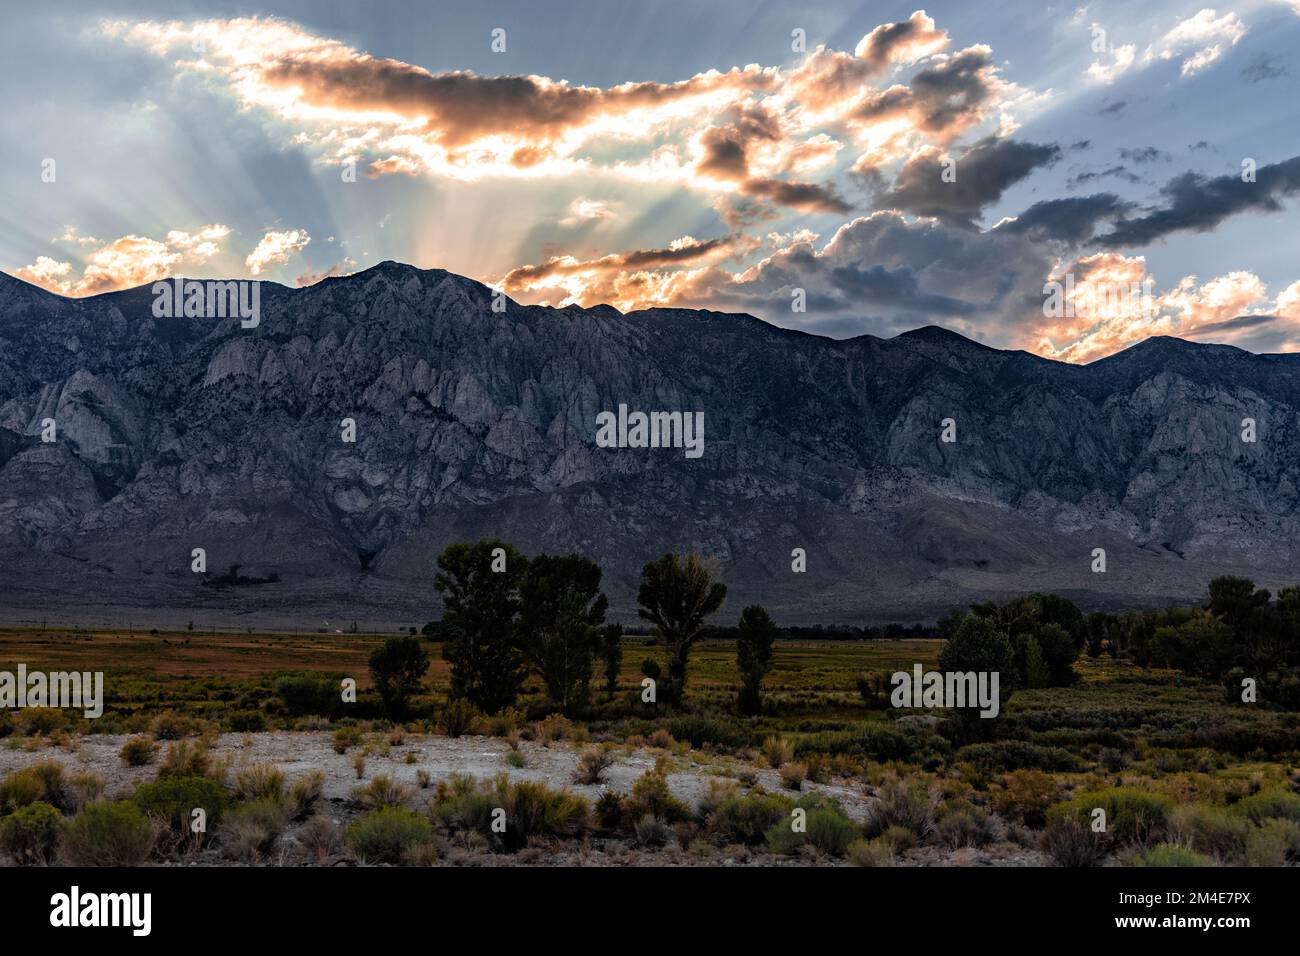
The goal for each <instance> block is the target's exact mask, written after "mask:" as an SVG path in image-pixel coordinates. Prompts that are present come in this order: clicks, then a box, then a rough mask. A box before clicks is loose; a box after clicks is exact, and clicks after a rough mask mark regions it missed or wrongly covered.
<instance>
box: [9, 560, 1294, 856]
mask: <svg viewBox="0 0 1300 956" xmlns="http://www.w3.org/2000/svg"><path fill="white" fill-rule="evenodd" d="M496 546H497V543H493V542H480V543H479V544H478V545H465V546H458V547H459V548H460V550H459V551H456V552H454V553H452V554H451V555H450V557H449V556H448V555H444V558H447V559H448V560H446V561H444V570H443V575H444V578H443V579H442V581H441V585H442V587H443V589H444V593H445V595H446V593H447V592H448V591H449V590H451V589H453V588H454V589H455V595H454V597H453V599H452V600H451V601H449V602H448V605H447V606H448V613H446V614H444V617H443V619H442V620H441V621H438V622H435V623H434V624H432V625H430V626H428V627H426V628H425V629H424V634H423V635H420V636H414V635H411V634H404V635H401V636H393V635H387V636H384V635H363V634H348V635H320V636H316V635H313V636H307V637H303V636H301V635H295V636H289V635H272V634H267V635H238V636H234V635H229V636H220V635H211V636H196V635H194V634H192V633H189V632H185V633H181V634H174V633H163V634H156V633H150V634H147V635H146V634H134V635H124V634H114V633H93V634H91V633H73V634H67V633H60V634H33V633H31V632H29V631H9V632H0V668H3V667H9V668H12V667H15V666H16V665H17V663H19V662H22V663H25V664H26V665H27V666H28V668H29V669H46V670H59V669H66V668H69V667H75V668H77V669H79V670H103V671H105V674H106V681H105V683H106V687H107V692H108V700H107V701H106V702H105V712H104V716H103V717H102V718H100V719H98V720H95V721H86V720H83V719H81V718H80V716H79V715H77V714H76V713H75V712H71V711H70V712H67V713H65V712H62V711H57V710H30V709H29V710H23V711H17V712H0V738H3V744H2V746H3V747H5V748H7V749H8V752H9V754H10V755H12V756H14V757H21V758H22V759H21V760H17V761H13V760H11V761H10V762H9V763H8V764H7V766H10V767H16V769H13V770H12V772H10V773H8V774H7V775H6V776H4V777H3V779H0V851H3V852H4V853H5V854H6V855H7V856H8V858H9V859H10V860H11V861H12V862H16V863H25V864H32V863H46V862H52V861H65V862H70V863H84V864H133V863H141V862H146V861H155V862H167V861H170V862H187V861H193V860H200V859H206V860H210V861H217V860H225V861H230V862H235V861H237V862H256V861H265V860H271V861H275V862H293V861H299V862H322V863H323V862H338V861H340V860H355V861H363V862H368V863H395V864H411V865H420V864H434V863H442V862H453V863H483V862H491V861H500V860H506V859H508V860H512V861H522V862H551V863H554V862H574V861H577V860H578V859H589V858H590V857H591V856H592V855H593V854H594V855H596V856H597V857H598V858H599V859H598V862H628V861H633V862H653V861H658V860H660V859H672V860H682V859H685V860H692V859H693V860H698V861H700V862H706V863H707V862H718V861H720V860H722V859H729V860H735V859H742V860H752V861H759V862H775V861H781V860H789V861H797V862H816V861H823V862H830V861H841V862H852V863H856V864H859V865H892V864H931V863H938V862H944V861H948V862H952V861H957V862H974V861H976V860H981V861H983V862H999V861H1002V862H1008V861H1010V862H1018V863H1022V864H1031V865H1032V864H1058V865H1066V866H1090V865H1104V864H1121V865H1143V866H1147V865H1149V866H1169V865H1288V864H1294V863H1295V862H1296V861H1297V860H1300V772H1298V771H1297V765H1298V762H1300V715H1298V714H1297V713H1296V712H1295V711H1294V709H1292V708H1293V703H1294V699H1293V697H1292V696H1291V693H1292V692H1291V685H1290V683H1289V682H1290V681H1292V680H1293V679H1294V669H1295V667H1296V664H1297V658H1296V647H1297V643H1296V635H1297V628H1296V622H1297V620H1300V615H1297V614H1296V613H1295V611H1296V609H1297V608H1298V607H1300V600H1297V596H1296V594H1294V593H1291V592H1288V591H1284V592H1283V593H1282V595H1280V596H1279V597H1278V598H1277V599H1276V600H1274V599H1273V597H1272V596H1271V595H1268V594H1267V592H1260V591H1257V590H1256V589H1254V587H1253V586H1252V585H1250V584H1249V582H1241V581H1239V580H1238V579H1220V581H1217V582H1215V584H1214V585H1213V586H1212V588H1211V592H1210V594H1209V596H1208V598H1207V601H1206V603H1205V605H1204V606H1203V607H1201V608H1192V609H1170V610H1162V611H1151V612H1143V613H1140V614H1132V615H1125V616H1099V615H1091V616H1085V615H1083V614H1082V613H1080V612H1079V611H1078V609H1077V608H1075V607H1074V605H1072V604H1071V603H1070V602H1068V601H1065V600H1063V599H1061V598H1057V597H1054V596H1051V595H1030V596H1027V597H1025V598H1021V599H1017V600H1015V601H1011V602H1008V603H1006V604H1004V605H996V606H995V605H982V606H978V607H975V608H973V609H972V610H971V611H970V612H968V613H966V614H962V615H956V616H954V617H952V618H950V619H947V620H945V621H941V622H939V625H938V627H937V629H936V631H937V633H938V634H940V635H941V637H940V638H937V639H925V638H912V637H906V638H904V637H898V636H897V634H896V636H895V638H894V639H879V638H878V639H875V640H847V639H839V640H834V641H812V640H789V639H784V638H782V637H781V636H780V631H779V630H778V628H777V625H776V624H775V622H773V621H771V619H770V617H769V616H768V615H767V613H766V612H765V611H764V610H763V609H762V608H759V607H757V606H754V607H750V608H745V609H743V611H742V612H741V613H740V614H739V616H738V619H737V625H736V627H734V628H732V629H730V630H729V631H728V632H725V633H727V634H728V635H729V636H728V637H727V638H726V639H719V638H718V637H716V636H711V635H716V634H718V633H720V632H717V631H710V630H709V629H708V625H707V621H706V619H707V618H708V616H709V614H710V613H713V612H714V611H717V610H718V608H719V607H721V600H719V599H718V595H719V588H720V585H719V584H718V582H717V581H716V580H715V579H714V578H713V575H712V572H711V571H710V570H709V569H708V568H707V567H706V566H705V565H704V564H703V563H701V562H698V561H697V560H696V559H692V558H689V557H687V558H674V560H672V561H670V560H668V558H669V556H665V559H663V560H662V561H661V562H655V563H654V565H655V567H654V570H653V571H652V572H648V575H647V582H648V585H649V591H647V588H646V587H645V586H643V589H642V595H641V598H642V601H641V605H642V610H643V612H645V613H643V617H645V618H646V619H647V620H650V621H652V622H653V625H654V631H653V633H652V636H650V637H647V638H637V637H631V636H628V635H625V634H623V633H622V632H621V629H619V628H617V627H616V626H611V625H610V624H608V623H606V622H605V620H604V611H605V608H604V603H603V597H602V596H601V595H600V593H599V571H598V569H594V566H593V565H590V562H585V563H584V561H583V559H550V560H546V561H541V560H540V559H533V561H532V562H526V561H525V560H524V559H523V558H522V556H521V555H517V554H511V553H507V562H508V563H511V562H513V563H514V565H515V567H516V569H517V573H516V574H515V575H514V576H513V577H503V576H501V575H500V574H497V573H495V572H491V571H489V572H487V573H486V574H483V573H482V567H481V564H482V562H483V561H485V560H486V561H490V560H492V552H493V549H494V548H495V547H496ZM450 550H451V549H449V551H450ZM650 567H651V566H648V569H649V568H650ZM529 569H534V570H532V571H531V572H530V570H529ZM593 569H594V572H593ZM530 573H531V574H534V575H535V576H534V577H531V578H530ZM723 593H724V594H725V589H723ZM691 595H694V599H692V598H691ZM675 608H686V609H688V610H687V611H686V612H684V613H680V614H679V613H676V612H675V611H674V609H675ZM840 637H841V638H843V635H840ZM575 661H576V662H577V663H576V665H575ZM286 664H289V665H290V666H291V667H292V669H286ZM916 664H920V665H922V666H923V667H924V668H926V669H931V668H935V667H938V668H942V669H945V670H951V669H989V668H992V669H997V670H999V671H1000V672H1002V674H1003V693H1002V706H1001V709H1000V712H999V715H998V716H997V718H995V719H979V718H975V717H972V716H971V715H970V714H969V713H963V712H954V711H949V710H938V711H935V710H915V711H911V710H903V709H900V708H895V707H892V706H890V702H889V680H888V678H889V675H890V674H892V673H894V672H896V671H900V670H901V671H909V670H910V669H911V668H912V667H913V665H916ZM647 678H649V680H650V681H652V682H653V684H647ZM350 681H354V682H355V685H356V694H355V696H354V697H349V695H348V693H347V691H346V688H347V687H348V684H349V682H350ZM648 686H653V687H654V688H655V689H657V690H660V691H662V693H658V694H649V695H647V687H648ZM341 688H343V689H344V692H342V693H341ZM221 732H225V733H226V734H227V735H229V734H230V733H232V732H233V733H234V734H236V735H238V734H246V735H254V734H260V733H263V732H276V733H285V734H315V737H313V738H312V739H316V738H317V737H320V735H321V734H327V735H328V740H329V742H330V748H331V752H332V754H334V755H335V757H337V760H336V761H335V765H334V767H333V770H332V773H333V774H334V776H332V777H328V778H327V777H326V776H325V775H324V774H323V773H322V772H321V771H320V770H318V769H315V768H313V769H312V770H311V771H310V772H305V773H304V772H302V770H301V768H298V769H296V770H295V771H294V772H293V773H292V774H288V773H286V772H285V770H284V769H283V768H281V767H278V766H276V765H275V763H274V761H269V762H261V763H258V762H253V763H250V762H248V760H246V759H245V758H244V756H242V753H243V751H242V750H241V745H238V744H233V743H231V740H230V738H229V736H227V737H226V738H219V736H218V735H219V734H220V733H221ZM471 734H473V735H486V736H488V737H492V738H496V739H497V740H498V741H499V744H498V745H497V748H498V751H499V753H500V757H499V764H497V765H495V766H494V767H493V768H490V769H489V770H488V771H487V772H483V773H480V774H478V775H477V777H473V776H469V775H467V774H464V773H460V772H454V771H446V772H443V771H439V772H437V773H434V772H431V771H430V770H429V769H427V768H426V767H425V766H422V765H421V761H422V759H424V758H422V757H421V754H422V753H423V754H426V755H427V754H428V753H430V752H436V749H437V747H439V746H443V747H445V746H446V744H447V740H448V739H449V738H450V739H455V738H459V737H463V736H465V735H471ZM105 735H117V736H114V737H113V747H114V750H113V753H114V754H115V755H116V756H115V758H114V767H113V768H112V772H111V773H110V772H106V769H105V767H104V766H103V765H102V764H100V765H90V764H87V763H86V762H84V761H82V760H81V759H80V756H79V755H81V754H82V753H83V752H87V751H90V750H91V749H93V742H94V741H95V740H96V739H97V738H103V737H105ZM427 735H437V737H436V738H434V737H430V736H427ZM248 739H249V740H252V739H253V738H252V737H249V738H248ZM417 740H418V741H421V743H420V747H423V748H426V749H423V750H421V749H418V748H412V742H413V741H417ZM439 740H441V741H442V744H438V741H439ZM119 741H120V743H119ZM539 748H541V749H539ZM479 749H480V750H481V749H482V748H479ZM548 754H549V755H550V756H547V755H548ZM539 755H540V756H539ZM557 755H559V756H557ZM560 756H563V758H564V760H567V761H568V762H567V763H563V765H562V766H563V773H562V774H559V772H558V771H556V769H555V768H556V767H558V766H561V765H560V764H557V763H556V761H557V760H558V759H559V757H560ZM543 758H545V759H543ZM492 759H493V760H497V759H498V758H496V757H493V758H492ZM96 766H97V769H96ZM633 766H635V767H637V768H638V772H637V774H636V775H635V777H631V776H629V775H628V773H627V772H626V768H630V767H633ZM88 768H89V769H88ZM611 768H624V772H622V773H621V775H619V776H618V779H619V781H620V782H619V783H618V784H617V785H615V784H614V783H612V782H611V773H612V771H611ZM548 774H549V775H548ZM343 776H348V777H350V778H351V782H350V783H349V789H348V790H347V791H346V792H345V794H344V795H343V796H341V797H338V798H336V799H334V800H332V801H325V800H323V798H322V795H323V793H325V792H326V790H327V789H328V788H329V787H338V786H339V785H340V782H341V780H342V778H343ZM692 780H694V782H695V783H697V784H699V786H696V787H694V788H693V789H692V788H691V787H689V786H686V785H687V784H690V783H691V781H692ZM195 808H201V809H202V810H203V811H204V815H205V827H204V829H202V830H201V831H199V832H195V831H194V829H193V826H192V824H193V819H192V814H193V811H194V809H195ZM1099 819H1100V820H1102V821H1103V825H1102V826H1100V827H1098V820H1099Z"/></svg>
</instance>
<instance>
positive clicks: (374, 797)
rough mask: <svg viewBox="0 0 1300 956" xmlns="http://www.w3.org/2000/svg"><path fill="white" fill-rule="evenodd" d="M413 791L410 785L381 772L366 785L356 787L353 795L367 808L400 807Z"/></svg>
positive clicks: (353, 797)
mask: <svg viewBox="0 0 1300 956" xmlns="http://www.w3.org/2000/svg"><path fill="white" fill-rule="evenodd" d="M413 793H414V791H413V790H412V789H411V788H410V787H408V786H406V785H405V784H401V783H396V782H395V781H394V780H393V779H392V778H391V777H389V776H388V775H387V774H382V773H381V774H377V775H376V776H375V778H374V779H373V780H371V781H370V782H369V783H368V784H366V785H365V786H363V787H354V788H353V790H352V794H351V796H352V799H353V800H354V801H356V802H357V803H359V804H361V805H362V806H363V807H365V808H366V809H368V810H377V809H379V808H380V807H400V806H401V805H402V804H404V803H406V801H407V800H410V799H411V795H412V794H413Z"/></svg>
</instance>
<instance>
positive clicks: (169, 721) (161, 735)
mask: <svg viewBox="0 0 1300 956" xmlns="http://www.w3.org/2000/svg"><path fill="white" fill-rule="evenodd" d="M202 730H203V723H202V722H201V721H199V720H196V719H194V718H193V717H185V716H183V715H181V714H178V713H176V712H175V711H172V710H165V711H163V712H162V713H161V714H159V715H158V716H157V717H155V718H154V719H153V736H154V739H155V740H180V739H182V738H184V737H189V736H192V735H194V734H198V733H201V732H202Z"/></svg>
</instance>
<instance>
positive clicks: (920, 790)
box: [866, 779, 940, 839]
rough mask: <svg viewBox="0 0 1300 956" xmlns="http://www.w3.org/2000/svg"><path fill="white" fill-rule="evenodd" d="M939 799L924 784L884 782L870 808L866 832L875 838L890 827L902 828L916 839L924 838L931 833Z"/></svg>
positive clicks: (936, 794)
mask: <svg viewBox="0 0 1300 956" xmlns="http://www.w3.org/2000/svg"><path fill="white" fill-rule="evenodd" d="M939 799H940V797H939V793H938V791H936V790H934V789H932V788H930V787H927V786H925V785H924V784H919V783H911V784H909V783H905V782H903V781H902V780H897V779H894V780H887V781H886V782H885V783H884V784H883V785H882V786H881V787H880V789H879V791H877V793H876V800H875V802H874V803H872V805H871V809H870V813H869V815H868V817H867V827H866V829H867V833H868V834H869V835H871V836H875V835H878V834H880V833H883V832H884V831H886V830H888V829H889V828H890V827H902V828H903V829H904V830H907V831H908V832H910V833H912V834H914V835H915V836H916V837H917V839H925V838H926V837H928V836H929V835H930V834H931V833H932V832H933V831H934V814H935V810H936V809H937V808H938V806H939Z"/></svg>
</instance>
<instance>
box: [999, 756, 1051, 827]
mask: <svg viewBox="0 0 1300 956" xmlns="http://www.w3.org/2000/svg"><path fill="white" fill-rule="evenodd" d="M1060 799H1061V785H1060V784H1059V783H1057V781H1056V780H1055V779H1053V778H1052V777H1051V775H1049V774H1046V773H1043V771H1041V770H1016V771H1013V772H1012V773H1009V774H1007V775H1006V777H1005V778H1004V779H1003V781H1002V790H1000V791H998V792H997V793H995V794H994V795H993V806H994V808H995V809H996V810H997V812H998V813H999V814H1000V815H1001V816H1003V817H1005V818H1007V819H1009V820H1017V821H1019V822H1021V823H1023V824H1024V825H1025V826H1029V827H1041V826H1043V825H1044V824H1046V823H1047V808H1048V807H1050V806H1051V805H1052V804H1054V803H1056V802H1057V801H1059V800H1060Z"/></svg>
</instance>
